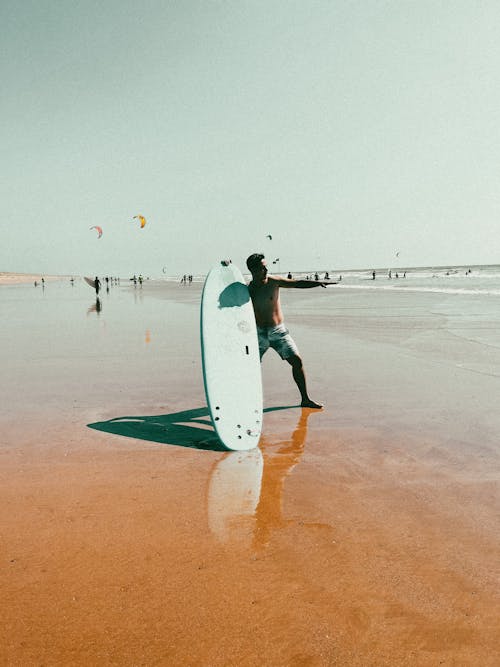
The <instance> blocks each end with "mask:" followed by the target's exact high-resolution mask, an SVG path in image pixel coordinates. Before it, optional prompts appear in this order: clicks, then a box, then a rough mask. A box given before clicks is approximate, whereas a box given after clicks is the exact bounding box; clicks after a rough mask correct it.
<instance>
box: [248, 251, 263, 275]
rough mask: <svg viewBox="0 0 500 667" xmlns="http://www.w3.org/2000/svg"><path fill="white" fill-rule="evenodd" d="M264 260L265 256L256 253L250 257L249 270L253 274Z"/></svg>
mask: <svg viewBox="0 0 500 667" xmlns="http://www.w3.org/2000/svg"><path fill="white" fill-rule="evenodd" d="M263 259H264V255H263V254H262V253H260V252H254V254H253V255H250V257H248V259H247V268H248V270H249V271H250V273H252V271H253V270H254V269H256V268H257V267H258V266H260V263H261V262H262V260H263Z"/></svg>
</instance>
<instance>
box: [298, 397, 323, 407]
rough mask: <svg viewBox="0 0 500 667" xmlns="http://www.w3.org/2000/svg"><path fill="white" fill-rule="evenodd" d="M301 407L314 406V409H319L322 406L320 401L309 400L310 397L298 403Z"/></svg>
mask: <svg viewBox="0 0 500 667" xmlns="http://www.w3.org/2000/svg"><path fill="white" fill-rule="evenodd" d="M300 407H301V408H314V409H316V410H321V408H322V407H323V406H322V404H321V403H315V402H314V401H311V399H310V398H305V399H304V400H303V401H302V403H301V404H300Z"/></svg>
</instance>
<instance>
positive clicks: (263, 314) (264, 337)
mask: <svg viewBox="0 0 500 667" xmlns="http://www.w3.org/2000/svg"><path fill="white" fill-rule="evenodd" d="M247 267H248V270H249V271H250V273H251V274H252V280H251V281H250V283H249V285H248V289H249V292H250V296H251V298H252V304H253V309H254V312H255V319H256V322H257V334H258V338H259V352H260V358H261V359H262V357H263V356H264V354H265V352H266V351H267V350H268V349H269V348H270V347H272V348H273V349H274V350H276V352H277V353H278V354H279V355H280V357H281V358H282V359H284V360H285V361H287V362H288V363H289V364H290V366H291V367H292V374H293V379H294V380H295V383H296V385H297V387H298V388H299V391H300V396H301V399H302V401H301V406H302V407H303V408H318V409H319V408H322V407H323V406H322V405H321V403H316V402H315V401H313V400H311V399H310V398H309V395H308V393H307V386H306V377H305V373H304V367H303V365H302V359H301V358H300V355H299V350H298V348H297V345H296V344H295V341H294V340H293V338H292V337H291V336H290V333H289V331H288V329H287V328H286V327H285V324H284V321H283V312H282V310H281V303H280V287H294V288H298V289H309V288H311V287H326V286H327V285H335V284H336V283H334V282H324V281H319V280H292V279H290V278H283V277H281V276H270V275H268V272H267V265H266V260H265V258H264V255H262V254H260V253H255V254H253V255H250V257H248V259H247Z"/></svg>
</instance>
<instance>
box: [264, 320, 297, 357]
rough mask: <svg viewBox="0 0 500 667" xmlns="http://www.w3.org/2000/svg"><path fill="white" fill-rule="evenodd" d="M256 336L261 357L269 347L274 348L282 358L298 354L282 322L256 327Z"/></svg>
mask: <svg viewBox="0 0 500 667" xmlns="http://www.w3.org/2000/svg"><path fill="white" fill-rule="evenodd" d="M257 336H258V339H259V352H260V358H261V359H262V357H263V356H264V354H265V353H266V352H267V350H268V349H269V348H270V347H272V348H273V350H276V352H277V353H278V354H279V355H280V357H281V358H282V359H288V358H289V357H293V356H294V355H297V356H298V354H299V349H298V347H297V345H296V344H295V341H294V340H293V338H292V337H291V336H290V332H289V331H288V329H287V328H286V326H285V325H284V324H283V322H282V323H281V324H277V325H276V326H274V327H257Z"/></svg>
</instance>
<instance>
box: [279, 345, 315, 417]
mask: <svg viewBox="0 0 500 667" xmlns="http://www.w3.org/2000/svg"><path fill="white" fill-rule="evenodd" d="M286 361H288V363H289V364H290V366H291V367H292V375H293V379H294V380H295V383H296V385H297V387H298V388H299V391H300V396H301V398H302V402H301V406H302V407H303V408H322V407H323V406H322V405H321V403H316V402H315V401H313V400H311V399H310V398H309V396H308V394H307V385H306V376H305V373H304V366H303V364H302V359H301V358H300V357H299V356H298V355H293V356H292V357H287V359H286Z"/></svg>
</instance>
